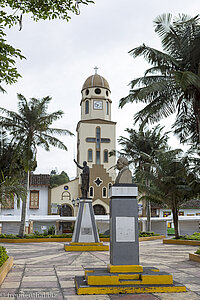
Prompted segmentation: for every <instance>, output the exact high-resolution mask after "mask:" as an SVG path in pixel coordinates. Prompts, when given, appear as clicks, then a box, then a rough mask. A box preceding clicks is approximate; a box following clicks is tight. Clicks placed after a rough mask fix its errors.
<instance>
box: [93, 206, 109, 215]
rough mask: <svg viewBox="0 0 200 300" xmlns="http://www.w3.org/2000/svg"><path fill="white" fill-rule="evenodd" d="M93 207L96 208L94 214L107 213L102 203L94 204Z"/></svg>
mask: <svg viewBox="0 0 200 300" xmlns="http://www.w3.org/2000/svg"><path fill="white" fill-rule="evenodd" d="M93 209H94V214H95V215H105V214H106V210H105V208H104V207H103V206H102V205H100V204H96V205H94V206H93Z"/></svg>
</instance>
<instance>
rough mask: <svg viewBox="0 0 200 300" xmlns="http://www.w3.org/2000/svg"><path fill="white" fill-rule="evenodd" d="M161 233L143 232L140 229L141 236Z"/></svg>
mask: <svg viewBox="0 0 200 300" xmlns="http://www.w3.org/2000/svg"><path fill="white" fill-rule="evenodd" d="M158 235H159V234H157V233H154V232H143V231H140V233H139V237H148V236H158Z"/></svg>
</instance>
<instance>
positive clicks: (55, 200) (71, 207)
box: [51, 68, 116, 231]
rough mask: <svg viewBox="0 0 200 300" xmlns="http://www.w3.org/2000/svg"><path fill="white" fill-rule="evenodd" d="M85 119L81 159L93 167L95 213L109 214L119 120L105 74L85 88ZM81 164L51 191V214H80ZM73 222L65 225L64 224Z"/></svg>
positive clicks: (79, 129) (81, 126)
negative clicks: (113, 112) (115, 119)
mask: <svg viewBox="0 0 200 300" xmlns="http://www.w3.org/2000/svg"><path fill="white" fill-rule="evenodd" d="M81 94H82V97H81V101H80V107H81V119H80V121H79V122H78V124H77V128H76V131H77V162H78V164H79V165H81V166H82V165H83V162H84V161H86V162H87V165H88V166H89V168H90V184H89V192H88V197H89V198H91V199H92V200H93V208H94V213H95V214H96V215H105V214H108V213H109V195H108V190H109V187H110V186H111V185H112V184H113V183H114V180H115V177H116V172H115V169H114V168H112V167H113V166H114V165H115V164H116V159H115V156H109V152H110V151H113V150H115V149H116V133H115V132H116V122H113V121H111V108H112V101H111V90H110V87H109V84H108V82H107V80H106V79H105V78H104V77H102V76H101V75H99V74H97V68H95V74H94V75H91V76H89V77H88V78H87V79H86V80H85V82H84V84H83V87H82V90H81ZM81 172H82V170H81V169H79V168H78V167H77V177H76V178H75V179H74V180H72V181H70V182H68V183H66V184H63V185H60V186H58V187H55V188H53V189H52V192H51V204H52V205H51V213H52V214H60V215H61V216H76V214H77V203H78V199H79V198H80V197H81V189H80V188H81V176H80V174H81ZM65 226H66V229H67V227H68V226H69V224H68V225H67V224H63V230H62V231H65V230H64V227H65Z"/></svg>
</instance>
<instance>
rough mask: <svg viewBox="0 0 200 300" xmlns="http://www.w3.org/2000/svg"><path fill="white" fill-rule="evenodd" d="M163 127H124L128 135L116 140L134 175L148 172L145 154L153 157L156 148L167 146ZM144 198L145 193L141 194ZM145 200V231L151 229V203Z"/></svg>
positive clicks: (147, 181)
mask: <svg viewBox="0 0 200 300" xmlns="http://www.w3.org/2000/svg"><path fill="white" fill-rule="evenodd" d="M162 130H163V128H161V127H160V126H156V127H154V128H152V129H151V130H150V129H144V128H142V127H141V128H140V129H139V131H136V130H135V129H132V128H131V129H128V128H127V129H126V130H125V131H126V132H127V133H128V134H129V137H128V138H126V137H122V136H121V137H120V138H119V140H118V142H119V144H120V145H121V146H122V150H121V151H120V154H121V155H125V156H126V157H127V158H128V159H129V161H130V163H133V164H134V167H135V175H136V174H137V172H138V171H141V170H143V169H144V170H145V171H147V172H150V166H149V165H148V166H147V165H144V163H145V162H146V161H147V159H146V155H148V156H150V157H154V156H155V153H156V151H157V150H164V149H166V148H167V141H168V138H169V137H168V132H167V133H165V134H163V133H162ZM145 184H146V185H147V186H148V185H149V180H148V178H146V180H145ZM143 199H145V194H144V195H143ZM145 200H146V215H147V231H148V232H150V231H151V203H150V201H149V199H148V197H147V198H146V199H145Z"/></svg>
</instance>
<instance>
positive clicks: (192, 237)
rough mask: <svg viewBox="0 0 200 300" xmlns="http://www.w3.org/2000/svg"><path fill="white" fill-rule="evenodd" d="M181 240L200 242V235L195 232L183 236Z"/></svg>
mask: <svg viewBox="0 0 200 300" xmlns="http://www.w3.org/2000/svg"><path fill="white" fill-rule="evenodd" d="M180 239H181V240H193V241H200V233H199V232H195V233H193V234H192V235H187V234H186V235H181V236H180Z"/></svg>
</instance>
